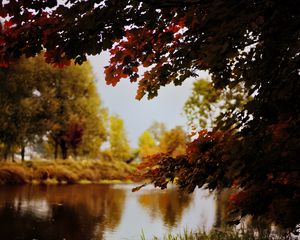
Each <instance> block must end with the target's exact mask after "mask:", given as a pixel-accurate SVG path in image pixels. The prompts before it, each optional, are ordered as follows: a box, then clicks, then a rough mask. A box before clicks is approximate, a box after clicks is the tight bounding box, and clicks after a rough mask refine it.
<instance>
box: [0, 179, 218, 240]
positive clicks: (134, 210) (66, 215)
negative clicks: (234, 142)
mask: <svg viewBox="0 0 300 240" xmlns="http://www.w3.org/2000/svg"><path fill="white" fill-rule="evenodd" d="M133 187H134V185H130V184H112V185H50V186H45V185H25V186H0V239H2V240H13V239H26V240H27V239H28V240H29V239H30V240H31V239H39V240H63V239H65V240H91V239H94V240H101V239H107V240H110V239H112V240H119V239H130V240H132V239H133V240H134V239H140V238H141V233H142V231H143V232H144V235H145V236H146V238H147V239H151V238H152V237H153V236H154V235H155V236H157V237H162V236H163V235H165V234H167V233H169V232H171V233H180V232H183V231H184V229H189V230H193V229H194V230H196V229H198V228H204V229H206V230H209V229H210V228H212V226H213V225H214V223H215V212H216V206H215V200H214V197H213V196H212V195H209V194H208V193H207V192H205V191H203V190H200V189H197V190H196V191H195V192H194V193H193V194H184V193H181V192H179V191H178V190H177V189H176V188H173V187H171V188H170V189H168V190H164V191H161V190H159V189H154V188H152V187H146V188H144V189H141V190H140V191H139V192H135V193H132V192H131V189H132V188H133Z"/></svg>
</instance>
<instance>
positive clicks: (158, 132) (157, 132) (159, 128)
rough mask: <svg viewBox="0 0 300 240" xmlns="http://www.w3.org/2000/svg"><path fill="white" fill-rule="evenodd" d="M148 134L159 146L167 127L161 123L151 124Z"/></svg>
mask: <svg viewBox="0 0 300 240" xmlns="http://www.w3.org/2000/svg"><path fill="white" fill-rule="evenodd" d="M148 131H149V133H150V134H151V136H152V137H153V139H154V140H155V142H156V144H159V142H160V139H161V137H162V135H163V134H164V133H165V132H166V131H167V127H166V125H165V124H164V123H162V122H156V121H155V122H153V123H152V124H151V126H150V127H149V128H148Z"/></svg>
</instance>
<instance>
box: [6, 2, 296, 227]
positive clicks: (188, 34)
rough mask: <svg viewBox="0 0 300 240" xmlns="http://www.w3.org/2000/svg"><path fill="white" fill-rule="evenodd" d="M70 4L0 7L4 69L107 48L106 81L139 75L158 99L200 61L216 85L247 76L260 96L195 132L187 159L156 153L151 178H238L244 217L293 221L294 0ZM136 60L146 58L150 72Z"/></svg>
mask: <svg viewBox="0 0 300 240" xmlns="http://www.w3.org/2000/svg"><path fill="white" fill-rule="evenodd" d="M68 3H69V5H65V6H64V5H60V6H59V7H57V8H55V6H56V4H57V2H56V1H47V2H45V1H42V0H40V1H35V2H34V3H32V2H28V1H18V2H16V1H9V2H6V3H5V4H2V8H1V10H0V15H1V16H2V17H7V16H8V17H10V18H7V19H9V20H6V21H5V22H4V24H3V26H2V29H1V35H0V53H1V56H0V59H1V64H2V66H6V65H7V64H9V63H10V62H12V61H14V59H16V58H19V57H20V56H21V55H22V54H25V55H26V56H32V55H34V54H35V53H36V52H39V51H41V50H42V49H43V48H45V49H46V51H47V54H46V61H47V62H51V63H53V64H56V65H59V66H62V65H67V64H69V59H75V62H77V63H81V62H82V61H84V60H85V58H86V55H87V54H95V53H98V52H101V51H103V50H107V49H109V48H111V49H110V52H111V61H110V66H108V67H107V68H106V71H105V73H106V81H107V83H108V84H112V85H115V84H117V83H118V82H119V81H120V79H121V78H126V77H128V78H129V79H130V80H131V81H138V82H139V87H138V93H137V98H138V99H140V98H141V97H143V96H144V95H146V94H148V97H149V98H152V97H154V96H156V95H157V93H158V90H159V88H160V86H164V85H166V84H169V83H174V84H175V85H179V84H181V83H182V82H183V81H184V80H185V79H187V78H189V77H193V76H197V73H198V71H199V70H207V71H208V72H209V73H210V74H211V76H212V82H213V86H214V88H216V89H222V91H224V89H226V88H229V89H232V88H234V87H235V86H237V85H238V84H242V85H244V86H245V92H244V94H245V95H246V96H252V95H254V99H253V100H252V101H250V102H249V103H247V104H246V105H245V106H244V108H243V109H242V110H240V111H237V112H236V113H235V115H234V117H233V118H232V117H231V115H230V114H229V115H228V116H229V117H228V118H227V117H226V114H225V117H224V118H223V119H222V120H221V123H218V125H221V126H222V128H221V129H216V128H215V129H213V131H212V132H206V131H202V132H200V133H198V138H197V139H195V140H194V141H193V142H192V143H191V144H189V145H188V149H187V155H186V156H181V157H178V158H177V160H174V159H173V158H172V157H157V158H156V160H157V161H156V163H155V164H154V166H156V169H158V170H157V171H154V172H151V171H150V172H151V173H152V174H153V175H152V179H153V181H154V182H156V184H157V185H158V186H162V187H165V183H166V182H165V181H163V179H174V178H172V177H173V175H174V174H175V175H177V176H178V177H181V178H182V181H180V186H181V187H182V188H187V189H189V190H193V189H194V187H196V186H199V187H203V186H204V187H205V186H206V187H207V188H209V189H211V190H213V189H216V188H223V187H235V188H236V189H237V191H238V194H237V195H235V196H233V197H232V198H231V202H232V212H233V213H236V216H237V219H239V218H240V217H243V216H245V215H246V214H251V215H253V216H255V217H258V216H264V217H266V218H267V219H269V220H270V221H273V222H275V223H277V224H281V225H283V226H284V227H291V228H293V227H295V226H296V225H297V224H298V223H299V222H300V207H299V204H298V203H299V201H300V199H299V198H300V197H299V196H300V194H299V192H300V187H299V182H300V171H299V169H300V166H299V160H298V158H299V157H298V156H299V153H300V145H299V142H300V130H299V127H298V126H299V122H300V118H299V112H300V111H299V109H300V106H299V104H300V95H299V90H300V83H299V60H300V55H299V48H300V45H299V34H300V33H299V25H300V12H299V11H298V1H294V0H287V1H275V0H255V1H248V0H241V1H238V2H237V1H234V0H227V1H225V0H212V1H204V0H167V1H158V0H151V1H143V0H142V1H137V0H127V1H114V0H107V1H104V2H101V3H99V4H97V2H96V4H95V2H94V1H80V2H78V1H74V0H71V1H68ZM21 10H22V11H21ZM140 66H144V67H146V72H145V73H144V74H143V75H140V74H139V71H138V70H139V67H140ZM169 158H170V159H171V161H167V159H169ZM170 159H169V160H170ZM172 159H173V160H172ZM154 162H155V161H154ZM174 164H176V171H173V172H171V173H170V172H169V171H170V170H169V169H171V167H172V166H173V165H174ZM168 166H169V167H168ZM191 169H193V170H192V171H191ZM150 170H151V169H150ZM184 173H186V174H184ZM169 174H171V177H168V178H166V176H168V175H169ZM189 174H192V175H191V177H192V178H191V181H187V179H186V178H185V176H189ZM149 176H150V177H151V175H149ZM160 177H161V178H160ZM179 179H180V178H179ZM184 180H186V181H184ZM258 196H259V197H258ZM261 199H266V200H265V201H264V202H262V201H261ZM281 209H284V211H283V210H281Z"/></svg>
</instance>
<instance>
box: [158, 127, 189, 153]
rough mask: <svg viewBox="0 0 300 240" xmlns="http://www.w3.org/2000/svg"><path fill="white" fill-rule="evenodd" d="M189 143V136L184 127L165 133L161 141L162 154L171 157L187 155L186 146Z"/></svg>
mask: <svg viewBox="0 0 300 240" xmlns="http://www.w3.org/2000/svg"><path fill="white" fill-rule="evenodd" d="M187 142H188V137H187V134H186V133H185V132H184V130H183V129H182V127H180V126H177V127H175V128H173V129H171V130H170V131H166V132H164V133H163V135H162V136H161V139H160V145H159V146H160V152H162V153H168V154H169V155H170V156H174V157H176V156H178V155H183V154H185V148H186V144H187Z"/></svg>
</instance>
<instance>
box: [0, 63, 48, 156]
mask: <svg viewBox="0 0 300 240" xmlns="http://www.w3.org/2000/svg"><path fill="white" fill-rule="evenodd" d="M47 67H48V68H49V66H47ZM33 71H34V66H33V61H32V59H25V58H22V59H20V60H19V61H18V62H17V63H16V64H14V65H11V66H10V67H9V68H7V69H2V77H1V79H0V81H1V86H2V87H1V90H0V96H1V97H0V106H1V107H0V108H1V110H0V115H1V119H0V122H1V127H0V132H1V134H0V136H1V142H2V143H4V145H5V147H4V154H3V155H4V158H5V159H6V158H7V155H8V154H9V153H11V154H12V155H13V154H14V152H15V151H16V150H18V151H20V153H21V155H22V159H23V160H24V155H25V147H26V146H27V145H28V144H30V143H35V142H36V141H37V140H38V139H39V137H41V136H42V135H44V134H46V132H47V130H48V129H49V118H50V117H51V108H50V106H51V102H48V99H47V98H45V97H44V94H45V93H46V92H45V91H44V90H45V88H43V87H42V85H43V83H42V82H40V81H39V79H37V78H35V77H34V74H33Z"/></svg>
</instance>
